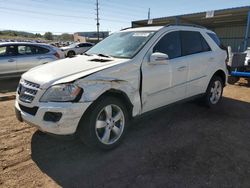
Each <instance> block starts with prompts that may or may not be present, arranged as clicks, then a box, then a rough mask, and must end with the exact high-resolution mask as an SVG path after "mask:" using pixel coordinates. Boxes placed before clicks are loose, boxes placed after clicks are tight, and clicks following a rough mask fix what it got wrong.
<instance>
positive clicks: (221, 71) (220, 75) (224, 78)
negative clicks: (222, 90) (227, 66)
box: [211, 69, 227, 87]
mask: <svg viewBox="0 0 250 188" xmlns="http://www.w3.org/2000/svg"><path fill="white" fill-rule="evenodd" d="M215 76H218V77H220V78H221V79H222V81H223V86H224V87H225V86H226V81H227V75H226V73H225V71H223V70H221V69H220V70H217V71H216V72H215V73H214V74H213V76H212V77H211V79H212V78H214V77H215Z"/></svg>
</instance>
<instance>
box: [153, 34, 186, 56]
mask: <svg viewBox="0 0 250 188" xmlns="http://www.w3.org/2000/svg"><path fill="white" fill-rule="evenodd" d="M153 52H160V53H164V54H167V55H168V57H169V59H173V58H177V57H180V56H181V42H180V33H179V31H174V32H171V33H168V34H166V35H165V36H164V37H162V38H161V39H160V40H159V42H158V43H157V44H156V45H155V47H154V48H153Z"/></svg>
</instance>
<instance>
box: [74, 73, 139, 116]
mask: <svg viewBox="0 0 250 188" xmlns="http://www.w3.org/2000/svg"><path fill="white" fill-rule="evenodd" d="M76 84H77V85H78V86H79V87H81V88H83V89H84V92H83V95H82V98H81V101H82V102H94V101H95V100H97V99H98V98H99V97H100V96H101V95H102V94H104V93H105V92H107V91H109V90H116V91H121V92H123V93H125V94H126V95H127V96H128V99H129V100H130V102H131V104H132V105H133V111H132V115H133V116H136V115H138V114H140V112H141V100H140V94H139V91H138V89H137V88H134V87H133V86H132V85H131V84H129V82H128V81H124V80H118V79H112V78H99V79H96V80H93V81H90V80H78V81H77V82H76Z"/></svg>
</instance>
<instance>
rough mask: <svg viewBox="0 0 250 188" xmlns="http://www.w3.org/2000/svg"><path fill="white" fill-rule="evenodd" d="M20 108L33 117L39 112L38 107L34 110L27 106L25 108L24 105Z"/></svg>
mask: <svg viewBox="0 0 250 188" xmlns="http://www.w3.org/2000/svg"><path fill="white" fill-rule="evenodd" d="M19 107H20V109H21V110H22V111H23V112H25V113H28V114H30V115H32V116H35V115H36V112H37V110H38V107H37V106H35V107H32V108H29V107H27V106H23V105H21V104H19Z"/></svg>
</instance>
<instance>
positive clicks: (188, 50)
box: [181, 31, 203, 55]
mask: <svg viewBox="0 0 250 188" xmlns="http://www.w3.org/2000/svg"><path fill="white" fill-rule="evenodd" d="M181 42H182V55H190V54H196V53H200V52H202V51H203V46H202V42H201V34H200V32H194V31H182V32H181Z"/></svg>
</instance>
